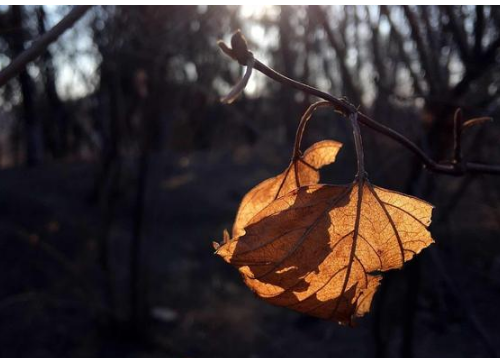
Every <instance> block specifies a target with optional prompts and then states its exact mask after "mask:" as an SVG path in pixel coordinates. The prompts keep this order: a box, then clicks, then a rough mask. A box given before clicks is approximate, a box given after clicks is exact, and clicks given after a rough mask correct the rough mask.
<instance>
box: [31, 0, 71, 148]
mask: <svg viewBox="0 0 500 358" xmlns="http://www.w3.org/2000/svg"><path fill="white" fill-rule="evenodd" d="M36 14H37V22H38V32H39V34H40V36H41V35H43V34H45V33H46V32H47V29H46V27H45V19H46V14H45V10H44V7H43V5H40V6H38V7H37V9H36ZM40 60H41V71H42V76H43V83H44V88H45V95H46V97H47V102H48V105H49V111H48V113H47V116H46V122H47V123H45V127H46V130H45V133H46V135H45V136H46V138H47V142H48V145H49V149H50V150H51V152H52V153H51V154H52V155H53V156H54V157H55V158H60V157H62V156H64V155H66V154H67V149H68V146H67V142H68V130H67V127H68V125H67V120H68V118H67V117H68V116H67V113H66V112H65V108H64V106H63V103H62V101H61V99H60V98H59V95H58V94H57V90H56V81H55V70H54V61H53V58H52V53H51V52H50V50H49V49H47V50H46V51H45V52H44V53H43V54H42V56H41V58H40Z"/></svg>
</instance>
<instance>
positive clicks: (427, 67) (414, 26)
mask: <svg viewBox="0 0 500 358" xmlns="http://www.w3.org/2000/svg"><path fill="white" fill-rule="evenodd" d="M403 12H404V14H405V17H406V19H407V20H408V24H409V27H410V30H411V38H412V39H413V41H414V42H415V45H416V48H417V53H418V56H419V58H420V63H421V64H422V67H423V69H424V71H425V78H426V80H427V83H428V85H429V90H430V92H431V93H438V92H439V91H440V88H439V87H440V86H441V84H442V81H441V80H440V78H439V73H438V71H436V70H435V68H434V65H433V61H431V59H430V57H429V54H428V53H427V46H426V44H425V42H424V39H423V36H422V33H421V31H420V26H419V20H418V19H417V15H416V14H415V13H414V12H413V10H412V9H410V7H409V6H408V5H404V6H403Z"/></svg>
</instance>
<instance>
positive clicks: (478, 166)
mask: <svg viewBox="0 0 500 358" xmlns="http://www.w3.org/2000/svg"><path fill="white" fill-rule="evenodd" d="M235 36H237V37H238V36H239V37H242V35H241V33H240V32H236V33H235V34H234V35H233V37H235ZM223 51H224V53H226V54H227V55H228V56H230V57H231V58H232V59H234V60H237V61H238V62H239V63H240V64H245V63H247V61H248V59H249V58H250V57H251V56H253V54H252V52H250V51H249V50H248V49H247V48H246V47H245V48H241V47H240V48H238V49H235V48H234V47H233V48H232V49H230V48H229V47H227V46H225V45H224V46H223ZM254 69H255V70H257V71H259V72H261V73H263V74H264V75H266V76H267V77H269V78H271V79H273V80H275V81H276V82H280V83H282V84H284V85H287V86H289V87H292V88H295V89H297V90H299V91H302V92H305V93H307V94H310V95H313V96H316V97H319V98H322V99H324V100H326V101H329V102H330V103H332V105H333V107H334V108H335V109H336V110H337V111H339V112H341V113H342V114H343V115H344V116H349V115H351V114H353V113H357V115H358V120H359V122H361V123H362V124H364V125H365V126H367V127H368V128H370V129H372V130H374V131H376V132H379V133H381V134H383V135H385V136H387V137H389V138H391V139H392V140H394V141H396V142H398V143H399V144H401V145H402V146H404V147H406V148H407V149H408V150H410V151H411V152H413V154H415V155H416V156H417V157H418V158H419V160H420V161H421V162H422V163H423V165H424V167H425V168H426V169H427V170H429V171H432V172H436V173H442V174H448V175H464V174H466V173H476V174H478V173H483V174H496V175H500V165H494V164H482V163H474V162H464V163H461V165H457V164H456V163H438V162H436V161H434V160H433V159H431V158H430V157H429V156H427V154H426V153H425V152H424V151H423V150H422V149H421V148H419V147H418V146H417V145H416V144H415V143H413V142H412V141H411V140H410V139H408V138H406V137H405V136H404V135H402V134H400V133H398V132H396V131H395V130H393V129H391V128H389V127H386V126H385V125H383V124H381V123H379V122H377V121H375V120H374V119H372V118H370V117H368V116H367V115H365V114H363V113H361V112H360V111H359V110H358V109H357V108H356V107H355V106H354V105H352V104H351V103H350V102H348V101H346V100H345V99H339V98H336V97H334V96H332V95H331V94H329V93H326V92H323V91H321V90H319V89H317V88H315V87H312V86H309V85H307V84H305V83H302V82H298V81H295V80H293V79H291V78H288V77H286V76H284V75H282V74H281V73H279V72H276V71H275V70H273V69H272V68H270V67H268V66H266V65H265V64H263V63H262V62H260V61H259V60H257V59H255V63H254Z"/></svg>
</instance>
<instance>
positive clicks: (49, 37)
mask: <svg viewBox="0 0 500 358" xmlns="http://www.w3.org/2000/svg"><path fill="white" fill-rule="evenodd" d="M90 7H91V6H89V5H85V6H83V5H82V6H75V7H74V8H73V9H71V11H70V12H69V13H68V15H66V16H65V17H64V18H63V19H62V20H61V21H59V22H58V23H57V25H55V26H54V27H53V28H51V29H50V30H49V31H48V32H46V33H45V34H43V35H42V36H40V37H39V38H38V39H37V40H36V41H34V42H33V44H32V45H31V47H30V48H28V49H27V50H25V51H24V52H23V53H21V54H20V55H19V56H17V57H16V58H15V59H13V60H12V62H11V63H10V64H9V65H8V66H7V67H5V68H4V69H3V70H1V71H0V87H2V86H3V85H4V84H6V83H7V82H8V81H9V80H11V79H12V78H13V77H15V76H16V75H17V74H18V73H19V72H20V71H22V70H23V69H24V67H25V66H26V65H27V64H28V63H30V62H31V61H33V60H34V59H36V58H37V57H38V56H40V55H41V54H42V53H43V52H44V51H45V50H46V49H47V47H48V46H49V45H50V44H51V43H52V42H54V41H55V40H57V39H58V37H59V36H61V35H62V34H63V33H64V32H65V31H66V30H68V29H69V28H70V27H72V26H73V25H74V24H75V23H76V22H77V21H78V20H79V19H80V18H81V17H82V16H83V15H84V14H85V13H86V12H87V10H88V9H90Z"/></svg>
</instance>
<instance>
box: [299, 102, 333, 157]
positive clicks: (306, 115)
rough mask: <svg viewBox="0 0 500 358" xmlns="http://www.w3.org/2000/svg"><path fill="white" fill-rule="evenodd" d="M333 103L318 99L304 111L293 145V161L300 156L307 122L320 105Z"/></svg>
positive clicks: (328, 105)
mask: <svg viewBox="0 0 500 358" xmlns="http://www.w3.org/2000/svg"><path fill="white" fill-rule="evenodd" d="M331 106H332V103H331V102H329V101H318V102H315V103H313V104H311V105H310V106H309V108H307V110H306V111H305V112H304V114H303V115H302V117H301V118H300V122H299V125H298V127H297V133H296V134H295V144H294V146H293V152H292V161H296V160H298V159H299V158H300V155H301V153H300V146H301V144H302V138H303V136H304V130H305V128H306V124H307V122H308V121H309V119H311V116H312V114H313V113H314V111H315V110H316V109H318V108H320V107H331Z"/></svg>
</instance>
